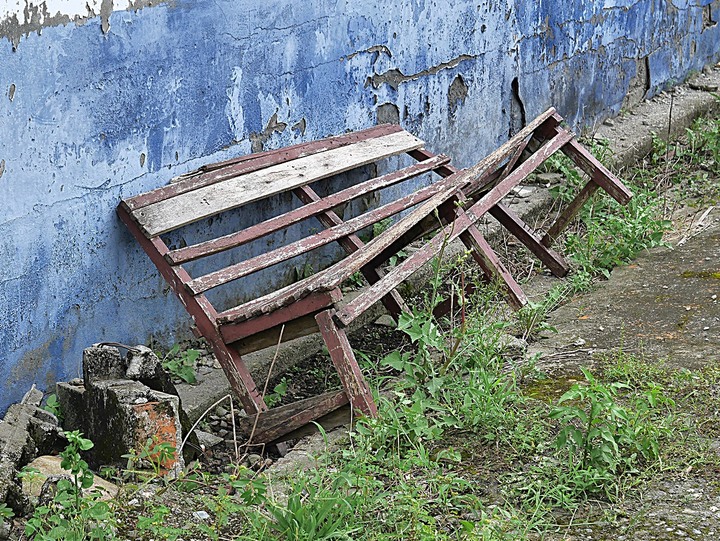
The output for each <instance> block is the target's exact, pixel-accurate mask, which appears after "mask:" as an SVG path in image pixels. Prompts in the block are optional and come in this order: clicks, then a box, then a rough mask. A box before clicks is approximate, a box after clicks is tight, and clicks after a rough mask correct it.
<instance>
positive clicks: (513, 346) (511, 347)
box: [500, 334, 528, 360]
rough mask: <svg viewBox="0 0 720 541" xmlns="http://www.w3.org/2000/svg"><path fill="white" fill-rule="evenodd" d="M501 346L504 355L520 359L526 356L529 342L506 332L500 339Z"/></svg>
mask: <svg viewBox="0 0 720 541" xmlns="http://www.w3.org/2000/svg"><path fill="white" fill-rule="evenodd" d="M500 346H501V348H502V352H503V355H505V356H506V357H509V358H510V359H514V360H519V359H522V358H523V357H524V356H525V352H526V351H527V348H528V343H527V341H526V340H523V339H522V338H518V337H517V336H513V335H511V334H506V335H503V337H502V338H501V339H500Z"/></svg>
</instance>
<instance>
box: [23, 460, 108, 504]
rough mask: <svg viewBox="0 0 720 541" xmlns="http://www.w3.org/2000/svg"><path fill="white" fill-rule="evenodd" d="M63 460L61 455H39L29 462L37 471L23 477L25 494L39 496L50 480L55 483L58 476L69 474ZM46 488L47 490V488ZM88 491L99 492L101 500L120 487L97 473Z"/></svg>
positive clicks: (29, 465)
mask: <svg viewBox="0 0 720 541" xmlns="http://www.w3.org/2000/svg"><path fill="white" fill-rule="evenodd" d="M61 462H62V458H61V457H59V456H39V457H37V458H36V459H35V460H33V461H32V462H31V463H30V464H28V465H27V468H28V469H30V468H32V469H33V470H35V471H36V472H37V473H34V474H31V475H27V476H25V477H23V479H22V489H23V492H24V493H25V495H27V496H28V497H30V498H39V497H40V495H41V493H42V492H43V487H44V486H45V485H46V484H48V480H49V481H50V483H53V482H56V480H57V479H58V478H60V477H62V476H66V475H69V472H68V471H67V470H64V469H63V468H62V467H61V466H60V464H61ZM45 490H46V491H47V488H46V489H45ZM87 491H88V492H93V491H95V492H97V493H99V494H100V499H101V500H110V499H112V498H114V497H115V496H117V493H118V487H117V485H115V484H114V483H111V482H110V481H106V480H105V479H102V478H101V477H98V476H97V475H96V476H95V478H94V480H93V485H92V487H90V488H89V489H87Z"/></svg>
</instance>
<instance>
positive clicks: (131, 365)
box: [125, 345, 200, 462]
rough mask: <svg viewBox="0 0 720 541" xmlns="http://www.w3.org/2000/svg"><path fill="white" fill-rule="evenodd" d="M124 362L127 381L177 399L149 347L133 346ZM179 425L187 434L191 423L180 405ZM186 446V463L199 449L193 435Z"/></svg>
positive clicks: (169, 377) (159, 362)
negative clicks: (129, 380)
mask: <svg viewBox="0 0 720 541" xmlns="http://www.w3.org/2000/svg"><path fill="white" fill-rule="evenodd" d="M125 361H126V364H127V371H126V372H125V376H126V378H127V379H132V380H135V381H139V382H140V383H142V384H143V385H147V386H148V387H150V388H151V389H153V390H155V391H160V392H162V393H167V394H171V395H174V396H178V397H179V395H178V391H177V388H176V387H175V384H174V383H173V381H172V377H171V376H170V374H168V373H167V372H166V371H165V369H164V368H163V366H162V362H161V361H160V359H159V358H158V356H157V355H155V353H154V352H153V350H151V349H150V348H149V347H146V346H141V345H138V346H134V347H133V348H132V349H130V350H128V354H127V357H126V359H125ZM180 424H181V426H182V433H183V434H187V433H188V432H189V431H190V429H191V428H192V423H191V422H190V419H189V418H188V416H187V415H186V413H185V410H184V409H183V408H182V403H181V404H180ZM188 444H189V445H188V446H187V447H186V448H185V449H183V455H184V459H185V461H187V462H189V461H191V460H192V459H193V458H194V457H195V454H196V453H195V451H196V450H198V449H199V448H200V445H199V443H198V440H197V436H196V435H195V434H191V435H190V437H189V438H188Z"/></svg>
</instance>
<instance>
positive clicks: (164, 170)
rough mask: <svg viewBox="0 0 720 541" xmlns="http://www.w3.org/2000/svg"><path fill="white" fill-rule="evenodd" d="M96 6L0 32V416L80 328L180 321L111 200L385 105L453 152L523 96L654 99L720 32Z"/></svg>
mask: <svg viewBox="0 0 720 541" xmlns="http://www.w3.org/2000/svg"><path fill="white" fill-rule="evenodd" d="M106 17H109V19H107V21H106V22H108V23H109V30H108V31H107V32H106V33H103V31H102V25H103V21H101V17H96V18H93V19H89V20H87V21H86V22H85V23H84V24H82V25H76V24H74V23H72V22H70V23H67V24H65V25H56V26H49V27H47V28H44V29H43V30H42V33H41V34H39V33H29V34H27V35H25V33H22V37H21V38H19V42H17V44H16V45H17V47H16V50H15V51H13V44H12V43H11V42H10V40H9V39H6V38H0V65H2V66H3V68H2V70H1V71H0V142H1V144H0V160H2V162H0V163H4V171H3V172H2V175H1V176H0V195H1V196H2V199H1V200H0V382H2V383H0V411H2V410H4V409H5V407H6V406H7V405H8V404H9V403H11V402H13V401H15V400H17V399H19V398H20V397H21V396H22V394H23V393H24V392H25V390H26V389H27V387H28V386H29V385H30V384H31V383H33V382H37V383H38V384H39V385H40V386H41V387H46V386H47V385H48V384H50V383H51V382H52V380H54V379H55V378H60V379H65V378H69V377H74V376H77V375H78V367H79V363H80V357H81V351H82V349H83V348H84V347H86V346H88V345H89V344H91V343H93V342H98V341H102V340H115V341H122V342H130V343H134V342H144V341H146V340H147V339H148V337H149V335H151V334H154V335H156V336H157V337H159V338H161V339H162V340H165V341H172V340H173V339H175V338H176V337H178V336H182V335H183V334H184V333H185V332H187V328H188V324H189V320H188V319H189V318H188V317H187V316H186V314H185V312H184V311H183V310H182V307H181V306H180V304H179V303H178V302H177V301H176V300H175V298H174V297H173V296H171V295H169V294H168V292H167V289H166V288H165V286H164V284H163V282H162V280H161V279H160V277H159V276H158V274H157V272H156V270H155V269H154V267H153V266H152V264H151V263H150V262H149V260H148V259H147V257H145V255H144V254H143V253H141V251H140V250H139V248H138V247H137V246H136V243H135V242H134V241H133V240H132V239H131V238H130V237H129V235H128V234H127V233H126V232H125V230H124V228H123V227H122V226H121V224H120V223H119V221H118V220H117V218H116V216H115V213H114V209H115V206H116V204H117V202H118V201H119V200H120V198H122V197H128V196H131V195H135V194H137V193H140V192H142V191H146V190H149V189H152V188H155V187H157V186H160V185H163V184H165V183H167V182H168V181H169V180H170V178H172V177H173V176H175V175H178V174H182V173H184V172H187V171H189V170H192V169H193V168H195V167H197V166H198V165H200V164H201V163H203V162H204V161H210V160H219V159H224V158H227V157H230V156H235V155H239V154H244V153H247V152H249V151H250V149H251V147H252V146H253V145H255V146H258V145H264V146H265V147H266V148H272V147H279V146H282V145H287V144H291V143H294V142H298V141H300V140H311V139H316V138H319V137H323V136H326V135H329V134H338V133H342V132H344V131H346V130H349V129H359V128H364V127H367V126H369V125H372V124H374V123H375V121H376V118H377V116H376V115H377V111H378V108H379V107H380V106H381V105H387V106H391V107H392V109H386V110H391V111H397V115H398V117H399V121H400V122H401V123H402V124H403V125H404V126H405V127H406V128H408V129H409V130H411V131H413V132H414V133H416V134H417V135H419V136H420V137H422V138H423V139H425V140H426V141H427V142H428V146H429V148H431V149H433V150H436V151H442V152H447V153H450V154H452V156H453V158H454V161H455V162H456V163H457V164H459V165H468V164H470V163H472V162H474V161H476V160H478V159H480V158H481V157H483V156H484V155H485V154H487V153H488V152H490V151H491V150H492V149H493V148H495V147H496V146H497V145H499V144H500V143H502V142H503V141H504V140H505V139H506V138H507V136H508V133H509V132H510V131H511V130H512V129H513V128H514V124H515V123H516V122H517V115H518V110H522V111H524V114H525V115H526V117H527V118H532V117H533V116H535V115H536V114H538V113H540V112H541V111H543V110H544V109H546V108H547V107H548V106H550V105H555V106H556V107H557V108H558V109H559V111H560V112H561V114H563V116H565V117H566V118H567V119H568V120H569V121H570V123H571V124H572V125H573V126H575V127H577V128H579V129H589V130H592V129H593V128H594V127H595V126H597V125H598V124H599V123H600V122H602V121H603V120H604V119H605V118H607V117H608V116H612V115H614V114H617V113H618V112H619V110H620V108H621V107H622V106H623V104H624V102H625V100H626V99H627V96H628V91H629V90H630V89H632V88H634V87H635V86H637V85H638V84H640V85H641V88H640V92H639V95H642V94H646V95H648V96H652V95H653V94H655V93H657V92H659V91H660V90H662V89H663V88H665V87H666V86H668V85H670V84H672V83H673V82H678V81H681V80H683V79H684V78H685V77H686V76H687V74H688V73H689V72H690V71H692V70H699V69H701V68H702V67H703V66H704V65H705V64H706V63H708V62H713V61H717V60H718V59H719V55H718V53H719V48H720V25H718V24H717V23H715V24H713V22H714V21H717V20H718V19H720V1H719V0H714V1H711V0H685V1H679V0H675V1H672V2H670V1H661V0H605V1H602V2H590V1H584V2H571V1H570V0H553V1H549V0H541V1H539V2H527V1H525V2H515V1H510V0H506V1H501V2H496V1H491V0H478V1H476V2H470V1H466V0H459V1H456V2H449V1H448V0H415V1H410V0H408V1H403V2H400V3H393V4H388V3H387V2H379V1H367V2H360V3H357V2H356V3H344V2H332V1H329V0H308V1H307V2H303V3H302V4H299V3H290V2H286V1H281V0H266V1H265V2H262V3H257V2H251V1H250V0H218V1H215V2H209V1H198V2H187V1H177V2H175V3H163V4H161V5H158V6H155V7H146V8H145V9H142V10H139V11H134V10H128V11H116V12H113V13H111V14H107V15H106ZM0 23H4V21H0ZM0 28H6V27H2V25H1V24H0ZM13 35H16V36H19V35H21V33H19V31H17V32H14V34H13ZM646 66H647V68H648V70H649V80H648V81H644V80H643V77H644V76H645V68H646ZM458 77H459V78H460V79H459V80H460V81H461V82H462V89H461V90H462V93H461V99H456V98H455V99H453V98H452V96H451V95H450V94H449V92H450V89H451V85H453V82H454V81H457V80H458ZM513 81H516V84H515V91H513V88H512V87H513ZM283 126H285V127H292V129H285V128H284V127H283ZM300 127H301V128H300ZM278 204H280V203H278ZM283 204H290V203H289V202H288V201H285V202H284V203H283ZM265 210H267V209H266V207H262V206H258V207H256V209H255V212H257V213H261V212H264V211H265ZM246 219H248V220H252V219H253V216H250V215H248V216H247V217H246ZM291 236H292V234H289V235H288V237H287V238H290V237H291ZM177 241H178V242H180V241H181V239H177ZM281 241H282V236H278V237H277V238H276V239H273V240H272V241H271V242H281ZM262 249H263V248H262V246H255V247H253V248H252V251H253V253H257V252H259V251H261V250H262ZM288 273H289V271H287V270H283V271H274V270H271V271H267V272H266V273H264V274H263V275H262V276H261V277H260V278H258V280H256V282H255V283H254V285H253V283H252V282H251V283H249V284H247V285H246V286H245V287H246V291H247V290H252V289H254V288H256V287H258V286H259V285H260V284H262V283H265V282H269V281H271V280H273V279H274V278H278V279H284V278H286V277H287V276H288Z"/></svg>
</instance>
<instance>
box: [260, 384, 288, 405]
mask: <svg viewBox="0 0 720 541" xmlns="http://www.w3.org/2000/svg"><path fill="white" fill-rule="evenodd" d="M287 391H288V381H287V378H286V377H283V378H282V379H280V383H278V384H277V385H275V387H273V390H272V392H271V393H268V394H266V395H265V403H266V404H267V405H268V407H269V408H272V407H273V406H274V405H275V404H277V403H279V402H280V401H281V400H282V399H283V398H284V397H285V395H286V394H287Z"/></svg>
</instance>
